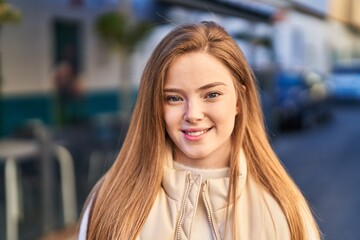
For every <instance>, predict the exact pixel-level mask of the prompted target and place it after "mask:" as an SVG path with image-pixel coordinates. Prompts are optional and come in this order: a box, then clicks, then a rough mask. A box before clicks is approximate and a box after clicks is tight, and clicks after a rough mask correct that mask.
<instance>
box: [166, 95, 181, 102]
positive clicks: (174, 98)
mask: <svg viewBox="0 0 360 240" xmlns="http://www.w3.org/2000/svg"><path fill="white" fill-rule="evenodd" d="M166 101H167V102H179V101H182V99H181V97H179V96H166Z"/></svg>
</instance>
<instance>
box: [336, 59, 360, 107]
mask: <svg viewBox="0 0 360 240" xmlns="http://www.w3.org/2000/svg"><path fill="white" fill-rule="evenodd" d="M329 87H330V94H331V97H332V99H334V100H335V101H360V63H351V64H341V65H336V66H334V67H333V70H332V73H331V75H330V77H329Z"/></svg>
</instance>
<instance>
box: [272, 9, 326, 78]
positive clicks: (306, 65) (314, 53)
mask: <svg viewBox="0 0 360 240" xmlns="http://www.w3.org/2000/svg"><path fill="white" fill-rule="evenodd" d="M329 26H330V25H329V23H328V22H327V21H326V20H323V19H319V18H316V17H312V16H309V15H305V14H302V13H298V12H295V11H291V10H290V11H288V13H287V15H286V18H285V19H284V21H281V22H278V23H277V24H276V25H275V32H274V39H275V51H276V54H277V59H278V61H279V63H280V65H281V66H283V67H284V68H285V69H289V70H300V69H309V70H315V71H318V72H320V73H324V74H326V73H328V71H329V69H330V59H329V57H330V55H329V53H330V51H329V50H330V40H329Z"/></svg>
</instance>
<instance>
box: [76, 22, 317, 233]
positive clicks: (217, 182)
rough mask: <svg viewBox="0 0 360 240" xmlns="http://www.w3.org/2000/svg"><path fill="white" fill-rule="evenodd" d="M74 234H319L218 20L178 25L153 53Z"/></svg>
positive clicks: (247, 73)
mask: <svg viewBox="0 0 360 240" xmlns="http://www.w3.org/2000/svg"><path fill="white" fill-rule="evenodd" d="M79 239H91V240H93V239H244V240H249V239H254V240H260V239H266V240H268V239H296V240H297V239H299V240H309V239H320V234H319V231H318V228H317V225H316V222H315V221H314V218H313V216H312V214H311V211H310V209H309V207H308V205H307V203H306V201H305V199H304V197H303V196H302V194H301V192H300V191H299V189H298V188H297V187H296V185H295V184H294V182H293V181H292V180H291V178H290V177H289V175H288V174H287V173H286V171H285V170H284V168H283V166H282V165H281V163H280V162H279V160H278V159H277V157H276V155H275V153H274V151H273V150H272V148H271V146H270V144H269V141H268V139H267V136H266V133H265V130H264V124H263V117H262V112H261V109H260V104H259V98H258V93H257V86H256V81H255V79H254V76H253V74H252V71H251V70H250V68H249V66H248V64H247V62H246V60H245V58H244V56H243V54H242V52H241V50H240V48H239V47H238V45H237V44H236V42H235V41H234V40H233V39H232V38H231V37H230V36H229V35H228V34H227V33H226V32H225V30H224V29H223V28H222V27H220V26H219V25H217V24H215V23H213V22H202V23H200V24H189V25H183V26H180V27H177V28H176V29H174V30H173V31H172V32H170V33H169V34H168V35H167V36H166V37H165V38H164V39H163V40H162V41H161V42H160V43H159V45H158V46H157V47H156V49H155V50H154V52H153V54H152V56H151V57H150V59H149V61H148V63H147V65H146V67H145V70H144V73H143V76H142V80H141V84H140V88H139V92H138V99H137V103H136V106H135V110H134V113H133V116H132V120H131V124H130V127H129V130H128V134H127V137H126V139H125V142H124V145H123V147H122V149H121V151H120V153H119V155H118V157H117V160H116V161H115V163H114V164H113V166H112V167H111V169H110V170H109V171H108V172H107V173H106V175H105V176H104V177H103V178H102V180H100V181H99V183H98V184H97V186H96V187H95V188H94V190H93V192H92V193H91V194H90V196H89V201H88V203H87V204H86V206H85V211H84V214H83V217H82V221H81V225H80V233H79Z"/></svg>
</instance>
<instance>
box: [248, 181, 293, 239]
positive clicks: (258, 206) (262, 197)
mask: <svg viewBox="0 0 360 240" xmlns="http://www.w3.org/2000/svg"><path fill="white" fill-rule="evenodd" d="M247 187H248V192H249V193H248V194H249V200H250V201H251V202H250V203H249V207H250V208H251V209H252V211H251V212H252V215H253V216H251V218H252V219H253V221H255V222H257V224H258V226H259V227H260V229H262V234H261V235H262V237H265V239H281V240H282V239H284V240H288V239H291V237H290V228H289V225H288V222H287V219H286V216H285V214H284V212H283V210H282V208H281V207H280V205H279V204H278V202H277V201H276V200H275V198H274V197H273V196H272V195H271V194H269V193H268V192H267V191H266V190H265V189H264V188H263V187H262V186H260V184H258V183H256V181H255V180H254V179H252V177H249V178H248V183H247ZM274 236H275V237H274ZM262 237H261V239H262Z"/></svg>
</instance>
